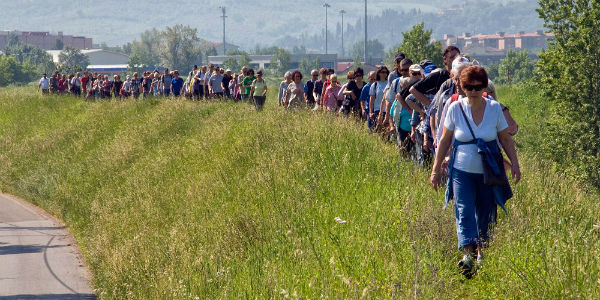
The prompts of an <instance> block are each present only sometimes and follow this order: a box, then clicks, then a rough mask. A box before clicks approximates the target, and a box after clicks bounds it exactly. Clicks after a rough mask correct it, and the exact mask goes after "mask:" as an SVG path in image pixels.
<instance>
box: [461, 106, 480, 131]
mask: <svg viewBox="0 0 600 300" xmlns="http://www.w3.org/2000/svg"><path fill="white" fill-rule="evenodd" d="M458 106H459V107H460V112H461V113H462V115H463V117H464V118H465V122H467V126H469V131H470V132H471V135H472V136H473V139H474V140H476V139H477V138H476V137H475V134H474V133H473V128H471V123H470V122H469V119H468V118H467V115H466V114H465V110H464V109H463V107H462V103H458Z"/></svg>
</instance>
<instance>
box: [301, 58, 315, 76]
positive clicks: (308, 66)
mask: <svg viewBox="0 0 600 300" xmlns="http://www.w3.org/2000/svg"><path fill="white" fill-rule="evenodd" d="M312 67H313V64H312V62H311V61H310V60H309V59H308V58H306V57H304V58H302V59H301V60H300V63H299V64H298V70H300V72H302V74H308V73H310V71H311V70H312Z"/></svg>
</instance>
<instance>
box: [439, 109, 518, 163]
mask: <svg viewBox="0 0 600 300" xmlns="http://www.w3.org/2000/svg"><path fill="white" fill-rule="evenodd" d="M459 104H462V107H463V109H464V111H465V114H466V115H467V119H469V123H470V124H471V128H472V129H473V133H475V137H477V138H480V139H483V140H484V141H486V142H490V141H493V140H495V139H497V138H498V132H500V131H502V130H504V129H506V128H508V123H506V119H505V118H504V114H503V113H502V107H501V106H500V103H498V102H496V101H492V100H489V99H485V111H484V112H483V120H482V121H481V123H480V124H479V126H475V123H474V122H473V114H472V113H471V106H469V104H468V98H467V97H461V98H459V99H458V101H456V102H454V103H452V104H450V107H449V108H448V114H447V115H446V119H445V120H444V127H446V128H447V129H448V130H452V131H454V138H455V139H457V140H458V141H461V142H469V141H471V140H473V135H471V132H470V131H469V127H468V126H467V123H466V122H465V118H464V117H463V115H462V112H461V111H460V107H459ZM454 168H456V169H458V170H461V171H464V172H468V173H476V174H483V166H482V164H481V156H480V154H479V153H477V145H475V144H469V145H461V146H458V149H456V158H455V160H454Z"/></svg>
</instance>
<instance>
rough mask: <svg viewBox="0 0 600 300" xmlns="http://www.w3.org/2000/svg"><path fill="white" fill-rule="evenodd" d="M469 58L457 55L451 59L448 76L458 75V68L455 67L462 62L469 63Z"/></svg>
mask: <svg viewBox="0 0 600 300" xmlns="http://www.w3.org/2000/svg"><path fill="white" fill-rule="evenodd" d="M469 62H470V60H469V59H468V58H466V57H464V56H460V55H459V56H457V57H456V58H455V59H454V60H453V61H452V69H451V71H450V76H452V77H458V70H457V68H458V67H459V66H460V65H462V64H466V63H469Z"/></svg>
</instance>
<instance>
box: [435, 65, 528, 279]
mask: <svg viewBox="0 0 600 300" xmlns="http://www.w3.org/2000/svg"><path fill="white" fill-rule="evenodd" d="M459 82H460V87H461V89H462V90H463V91H464V93H465V95H466V96H464V97H460V98H459V99H458V100H457V101H455V102H453V103H452V104H450V107H449V108H448V111H447V115H446V118H445V120H444V123H443V125H444V126H443V133H442V138H441V139H440V143H439V147H438V151H437V154H436V158H435V163H434V165H433V170H432V171H431V178H430V182H431V185H432V186H433V188H434V189H435V190H437V187H438V186H440V183H441V166H442V162H443V161H444V158H445V156H446V153H447V152H448V150H449V149H450V145H451V144H452V146H453V150H452V152H451V155H450V162H449V164H448V185H447V187H446V188H447V190H446V204H447V203H448V201H449V200H450V199H451V198H453V199H454V202H455V214H456V232H457V235H458V248H459V250H462V251H463V252H464V256H463V259H461V260H460V261H459V263H458V266H459V267H460V268H461V270H462V273H463V274H464V275H465V276H466V277H467V278H470V277H471V276H472V275H473V274H474V273H475V271H476V266H475V262H474V258H475V257H477V265H479V264H480V263H481V261H482V259H483V256H482V252H481V250H482V248H483V247H484V246H485V245H486V244H487V241H488V240H489V235H488V231H489V229H490V228H491V227H492V226H493V224H494V223H495V221H496V207H497V205H500V206H501V207H502V208H503V209H504V203H505V202H506V200H508V199H509V198H511V197H512V191H511V190H510V185H508V181H507V180H505V183H493V184H492V183H491V182H486V180H487V178H486V177H485V175H484V174H486V172H484V168H491V169H493V171H494V173H495V174H500V175H501V176H502V177H505V176H506V173H505V171H504V167H503V166H504V164H502V163H501V162H500V163H498V159H497V156H498V155H500V156H501V155H502V154H501V151H500V149H499V147H498V141H500V143H501V145H502V148H503V149H504V151H505V152H506V154H507V156H508V158H509V159H510V161H511V173H512V177H513V178H514V179H515V183H518V182H519V180H520V179H521V171H520V168H519V161H518V158H517V151H516V150H515V144H514V141H513V139H512V137H511V135H510V134H509V129H508V124H507V122H506V119H505V118H504V114H503V112H502V107H501V106H500V103H498V102H497V101H493V100H490V99H489V98H484V97H483V91H484V89H485V88H486V87H487V85H488V76H487V73H486V72H485V69H484V68H482V67H480V66H471V67H468V68H466V69H465V70H463V71H462V72H461V74H460V77H459ZM453 140H454V142H453ZM492 158H493V159H492ZM500 161H501V159H500ZM487 174H489V172H488V173H487ZM487 174H486V175H487Z"/></svg>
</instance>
